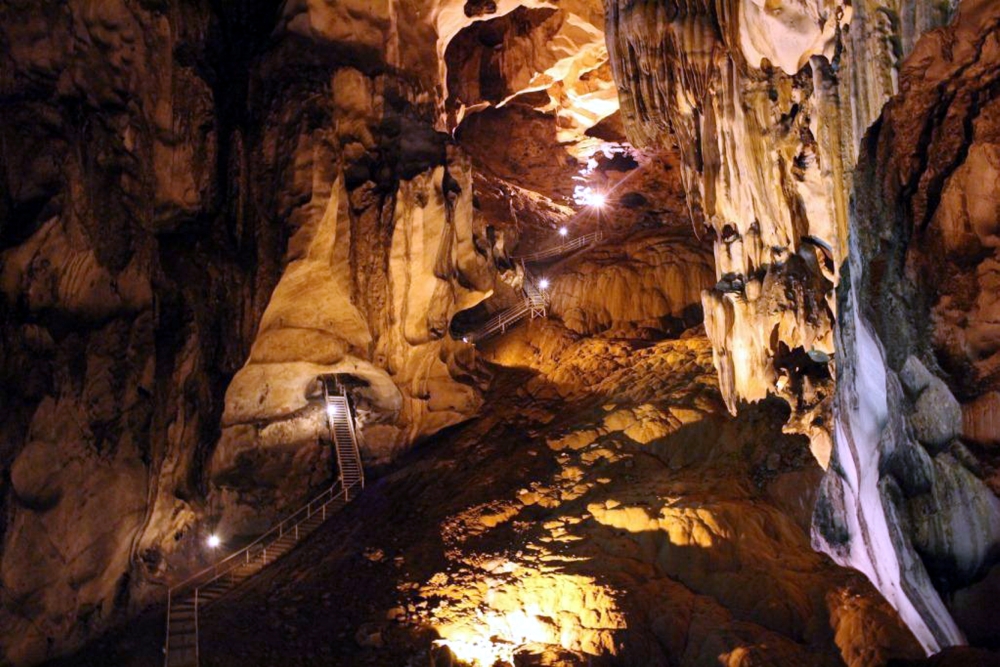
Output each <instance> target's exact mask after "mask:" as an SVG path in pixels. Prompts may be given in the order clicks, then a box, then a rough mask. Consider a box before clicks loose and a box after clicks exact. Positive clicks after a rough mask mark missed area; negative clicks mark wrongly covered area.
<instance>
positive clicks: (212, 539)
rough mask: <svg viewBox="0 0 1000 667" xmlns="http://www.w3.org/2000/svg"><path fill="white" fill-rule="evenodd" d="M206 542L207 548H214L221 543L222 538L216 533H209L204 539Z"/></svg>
mask: <svg viewBox="0 0 1000 667" xmlns="http://www.w3.org/2000/svg"><path fill="white" fill-rule="evenodd" d="M206 542H207V543H208V548H209V549H215V548H217V547H218V546H219V545H220V544H222V540H220V539H219V536H218V535H209V536H208V539H207V540H206Z"/></svg>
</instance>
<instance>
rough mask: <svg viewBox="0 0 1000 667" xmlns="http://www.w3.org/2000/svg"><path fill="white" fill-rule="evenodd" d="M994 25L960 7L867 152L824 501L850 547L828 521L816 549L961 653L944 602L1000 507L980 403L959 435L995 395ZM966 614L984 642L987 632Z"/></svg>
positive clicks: (997, 531) (997, 530)
mask: <svg viewBox="0 0 1000 667" xmlns="http://www.w3.org/2000/svg"><path fill="white" fill-rule="evenodd" d="M998 25H1000V14H998V12H997V8H996V7H995V6H993V5H992V4H991V3H975V2H973V3H968V4H966V5H963V7H962V8H961V10H960V12H959V17H958V19H957V20H956V22H955V24H954V25H953V26H951V27H949V28H948V29H947V30H941V31H937V32H934V33H931V34H929V35H927V36H925V37H924V38H923V39H922V40H921V41H920V42H919V43H918V44H917V46H916V47H915V49H914V51H913V53H912V54H911V55H910V58H909V59H908V60H907V62H906V65H905V66H904V68H903V69H902V72H901V89H902V91H903V92H902V93H901V94H900V95H899V96H897V97H896V98H894V99H893V100H892V102H890V103H889V104H888V105H887V107H886V110H885V112H884V113H883V116H882V118H881V120H880V121H879V123H878V124H877V125H876V126H875V127H874V128H873V129H872V131H871V133H870V134H869V136H868V138H867V139H866V145H865V150H864V151H863V155H862V160H861V163H860V167H859V169H858V172H857V177H856V205H855V209H854V211H853V215H852V230H851V231H852V237H851V244H852V254H851V261H850V265H849V272H850V273H849V280H847V281H845V282H844V283H842V285H841V287H840V304H841V330H840V333H839V341H838V350H839V351H840V353H841V358H842V362H841V363H840V364H838V379H839V385H838V431H837V436H838V438H837V451H836V452H835V458H836V459H837V461H838V465H837V466H833V465H831V468H830V473H829V475H828V479H827V480H826V482H825V483H824V496H823V498H822V499H821V504H822V505H824V506H827V504H829V506H838V505H842V506H843V507H844V508H845V511H843V512H842V514H843V515H844V518H845V521H844V522H843V524H841V528H846V530H847V533H848V534H849V538H848V539H845V537H847V536H845V535H843V534H842V535H841V536H840V537H837V535H836V534H837V533H838V532H839V529H837V528H836V527H835V526H834V525H831V524H829V523H827V522H820V523H819V524H818V525H817V529H818V532H817V537H818V539H819V540H820V541H821V542H825V544H826V548H828V549H829V550H830V551H831V553H833V554H834V555H835V557H837V558H838V559H841V560H843V561H851V562H855V563H857V565H858V567H859V568H860V569H862V570H864V571H866V572H867V573H868V574H869V577H871V578H872V579H873V580H875V581H881V582H884V583H883V584H882V588H883V590H889V589H891V588H893V587H898V588H900V589H901V590H903V591H905V593H904V595H903V596H900V598H897V601H896V602H895V604H896V605H897V606H898V608H900V609H901V611H902V612H903V614H904V617H907V616H908V617H909V618H908V623H909V624H910V627H911V628H914V631H915V633H916V634H917V636H918V638H921V641H922V642H923V643H924V644H925V645H927V646H929V647H930V648H936V647H938V646H942V645H948V644H953V643H961V642H962V641H963V640H964V637H963V633H962V628H961V627H959V626H958V625H956V623H955V622H954V620H953V619H952V618H951V617H950V615H949V613H948V610H946V608H945V604H944V603H943V602H942V598H941V597H940V596H939V595H938V592H939V591H940V592H942V593H946V594H947V595H948V598H947V599H955V593H954V591H956V590H957V589H962V588H964V587H966V586H968V585H969V584H971V583H974V582H975V581H976V580H977V579H978V578H980V577H981V576H982V575H983V574H985V572H986V571H987V570H988V569H989V567H990V566H991V565H992V564H993V563H994V562H995V559H996V557H997V550H998V548H1000V500H998V499H997V497H996V496H995V495H994V493H993V492H991V491H990V489H989V487H988V486H987V484H986V483H984V481H983V479H982V478H983V477H986V476H987V475H986V471H987V470H988V469H989V467H990V466H991V462H990V461H989V459H988V458H987V464H986V467H985V468H984V466H983V465H982V464H980V463H979V462H978V461H977V460H976V457H975V456H973V455H972V454H971V453H970V452H969V450H968V449H967V448H966V447H965V446H964V445H963V444H962V442H961V441H960V440H958V439H957V438H958V437H959V436H961V435H962V433H963V409H962V408H961V406H960V405H959V400H963V399H964V400H967V401H968V400H969V399H975V400H974V401H972V402H970V404H969V405H967V406H966V408H965V410H964V413H965V420H964V424H965V426H964V432H965V433H968V434H970V435H972V436H973V438H972V439H973V440H975V441H978V442H983V441H987V440H988V438H989V437H990V436H989V435H988V430H989V424H990V417H989V412H988V411H989V407H988V406H989V401H990V397H991V393H992V392H993V391H995V390H996V378H995V377H994V376H993V375H992V374H991V371H990V369H991V363H992V361H991V360H992V358H993V355H994V350H993V349H992V347H991V346H990V345H989V344H986V345H985V346H983V345H978V346H977V345H976V344H975V343H974V341H977V340H979V341H982V340H985V339H986V338H989V337H990V336H989V334H988V333H986V332H987V331H988V330H989V327H990V326H991V325H990V324H989V323H988V322H987V321H986V320H984V319H983V315H984V314H985V313H986V312H988V308H989V307H988V303H989V301H990V300H991V299H992V298H993V296H994V295H993V290H992V288H990V287H989V284H990V283H989V280H990V279H989V277H988V276H989V266H990V263H991V262H993V261H995V258H994V257H993V251H992V249H991V246H990V245H989V242H988V241H985V242H984V239H988V238H989V236H988V235H989V232H988V227H989V225H992V224H994V223H993V222H990V223H987V225H986V227H984V226H983V222H982V221H983V220H984V216H985V217H986V218H990V216H991V215H993V214H992V213H988V212H984V211H991V210H992V208H991V206H992V204H991V202H993V201H994V200H995V199H996V192H995V190H996V182H995V181H996V179H994V178H992V177H991V176H990V174H991V173H992V172H991V171H990V170H989V168H988V167H986V166H985V165H987V164H989V160H988V159H987V160H986V162H983V160H984V156H986V155H989V154H990V152H991V151H995V143H996V132H995V129H994V126H995V125H996V123H997V118H1000V116H997V114H996V113H994V112H992V111H991V109H994V108H995V107H996V106H997V105H996V104H995V103H994V95H993V94H992V93H990V92H987V91H989V90H992V87H993V85H994V84H993V82H994V81H996V80H997V77H998V74H1000V65H998V63H1000V50H998V48H997V43H998V42H997V36H998V33H997V29H998ZM946 45H947V46H946ZM973 174H975V175H973ZM984 178H985V180H983V179H984ZM984 183H988V185H984ZM993 208H995V207H993ZM990 219H991V220H992V218H990ZM977 304H978V305H977ZM960 312H961V314H959V313H960ZM986 319H988V316H987V318H986ZM921 360H922V361H921ZM956 399H958V400H956ZM860 461H871V462H873V463H871V464H869V465H867V466H864V467H859V466H858V462H860ZM875 463H877V465H874V464H875ZM831 528H833V530H831ZM886 538H888V539H889V540H890V541H891V542H890V543H891V552H892V558H891V559H890V561H891V560H895V561H896V562H897V563H898V567H888V568H887V567H885V566H884V562H885V561H884V560H883V561H882V564H880V563H879V560H880V559H877V558H874V557H871V556H869V557H865V556H863V555H861V554H859V553H855V555H854V556H852V555H850V553H851V552H852V551H853V550H854V547H853V546H852V543H853V542H854V541H855V540H857V541H860V542H861V543H862V544H866V545H870V546H869V547H868V548H869V549H871V548H873V546H874V545H875V544H878V543H880V542H881V543H882V544H886V543H885V540H886ZM886 546H888V545H886ZM855 556H859V557H855ZM891 582H897V583H891ZM932 583H933V586H932ZM973 595H974V594H973ZM963 596H965V597H967V595H966V594H962V593H959V594H958V596H957V597H958V599H962V598H963ZM908 607H909V610H908V611H907V608H908ZM960 611H961V615H959V616H958V618H959V619H961V623H962V625H964V626H966V627H969V628H971V629H973V630H974V631H975V632H976V634H977V636H978V638H979V640H980V641H981V640H982V637H983V633H982V631H981V630H979V628H980V627H981V625H982V622H981V621H980V620H979V619H978V618H977V616H976V615H975V614H970V612H969V609H968V608H967V607H966V608H961V609H960Z"/></svg>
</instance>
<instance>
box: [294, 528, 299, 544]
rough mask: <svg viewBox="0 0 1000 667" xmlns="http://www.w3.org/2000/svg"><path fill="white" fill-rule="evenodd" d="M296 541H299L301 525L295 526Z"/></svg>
mask: <svg viewBox="0 0 1000 667" xmlns="http://www.w3.org/2000/svg"><path fill="white" fill-rule="evenodd" d="M295 541H296V542H298V541H299V524H295Z"/></svg>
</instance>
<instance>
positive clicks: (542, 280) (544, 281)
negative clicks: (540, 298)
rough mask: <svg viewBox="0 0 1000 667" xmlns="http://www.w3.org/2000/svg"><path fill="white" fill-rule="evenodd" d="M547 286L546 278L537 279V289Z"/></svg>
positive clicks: (546, 287)
mask: <svg viewBox="0 0 1000 667" xmlns="http://www.w3.org/2000/svg"><path fill="white" fill-rule="evenodd" d="M548 288H549V279H548V278H542V279H541V280H539V281H538V289H548Z"/></svg>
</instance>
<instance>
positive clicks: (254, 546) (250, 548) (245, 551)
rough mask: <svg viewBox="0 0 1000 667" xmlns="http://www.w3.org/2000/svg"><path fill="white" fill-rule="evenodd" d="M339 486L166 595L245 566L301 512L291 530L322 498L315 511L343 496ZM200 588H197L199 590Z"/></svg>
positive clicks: (281, 533) (311, 513) (174, 587)
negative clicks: (336, 490) (237, 561)
mask: <svg viewBox="0 0 1000 667" xmlns="http://www.w3.org/2000/svg"><path fill="white" fill-rule="evenodd" d="M340 485H341V484H340V480H337V481H336V482H334V483H333V484H332V485H330V487H329V488H328V489H326V490H325V491H323V492H322V493H320V494H319V495H317V496H316V497H315V498H313V499H312V500H310V501H309V502H308V503H306V504H305V505H303V506H302V507H301V508H299V509H298V510H297V511H296V512H295V513H293V514H290V515H288V516H287V517H285V518H284V519H282V520H281V521H280V522H279V523H278V524H276V525H275V526H274V527H272V528H271V529H270V530H269V531H267V532H266V533H264V534H263V535H261V536H260V537H258V538H257V539H256V540H254V541H253V542H251V543H250V544H248V545H246V546H245V547H243V548H242V549H240V550H239V551H236V552H233V553H232V554H230V555H229V556H226V557H225V558H223V559H222V560H220V561H218V562H216V563H213V564H212V565H209V566H208V567H206V568H205V569H203V570H201V571H199V572H196V573H195V574H193V575H191V576H190V577H188V578H187V579H185V580H184V581H182V582H181V583H179V584H175V585H174V586H171V587H170V590H169V591H168V595H170V596H176V593H177V592H179V591H181V590H183V589H185V588H190V587H191V585H192V584H193V583H194V582H196V581H198V579H200V578H202V577H204V576H205V575H206V574H209V573H212V574H213V575H214V576H212V577H210V578H209V579H207V580H206V581H205V582H204V583H203V584H201V586H205V585H208V584H210V583H212V582H214V581H216V580H217V579H219V578H220V577H223V576H225V575H227V574H229V573H230V572H232V571H233V570H234V569H236V567H239V566H240V565H246V563H247V562H248V561H249V559H250V557H251V555H253V552H254V551H257V550H258V547H259V549H261V550H262V549H266V548H267V545H264V544H263V543H264V542H265V541H266V540H267V539H268V538H269V537H271V536H273V535H275V533H277V536H276V537H275V539H274V540H272V542H275V541H277V540H278V539H280V538H281V537H283V536H284V534H285V526H286V525H287V524H288V523H290V522H291V521H292V520H293V519H295V518H296V517H298V516H299V515H300V514H302V513H303V512H305V513H306V515H305V516H304V517H302V518H301V520H299V521H296V522H295V524H294V525H293V526H291V527H292V528H294V527H295V526H298V525H299V524H301V523H302V522H304V521H306V520H307V519H310V518H312V515H313V513H314V512H313V506H314V505H315V504H316V503H317V502H319V501H320V500H323V499H324V498H326V502H324V503H323V505H322V506H319V507H317V508H316V510H317V511H318V510H321V509H323V506H325V505H329V504H330V503H331V502H333V501H334V500H336V499H337V498H338V497H340V495H341V494H343V493H344V491H345V490H341V491H340V492H339V493H336V494H334V490H335V489H336V488H337V487H338V486H340ZM352 486H353V485H352ZM269 544H270V543H269ZM240 556H243V561H242V562H240V563H238V564H236V565H235V566H233V567H230V568H227V569H225V570H223V571H220V570H219V568H220V567H221V566H222V565H225V564H227V563H229V562H231V561H233V562H235V560H236V559H237V558H238V557H240ZM201 586H199V588H200V587H201Z"/></svg>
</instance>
